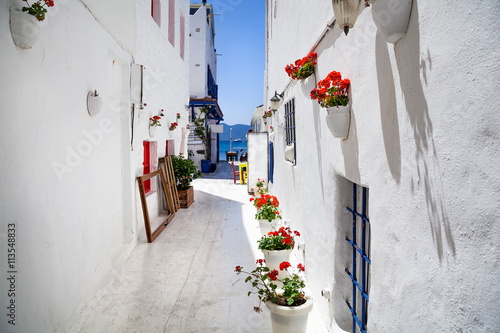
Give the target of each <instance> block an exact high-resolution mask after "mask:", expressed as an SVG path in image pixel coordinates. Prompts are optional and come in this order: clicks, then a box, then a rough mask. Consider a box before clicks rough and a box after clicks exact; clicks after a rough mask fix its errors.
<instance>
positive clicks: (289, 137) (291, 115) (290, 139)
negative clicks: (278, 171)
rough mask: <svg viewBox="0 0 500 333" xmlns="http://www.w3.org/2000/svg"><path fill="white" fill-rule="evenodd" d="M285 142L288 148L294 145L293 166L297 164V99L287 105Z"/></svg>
mask: <svg viewBox="0 0 500 333" xmlns="http://www.w3.org/2000/svg"><path fill="white" fill-rule="evenodd" d="M285 142H286V145H287V146H291V145H293V161H290V160H289V161H290V162H292V163H293V164H297V141H296V136H295V99H293V98H292V99H291V100H289V101H288V102H287V103H286V104H285Z"/></svg>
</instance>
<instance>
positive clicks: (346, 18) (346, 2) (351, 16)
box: [332, 0, 362, 36]
mask: <svg viewBox="0 0 500 333" xmlns="http://www.w3.org/2000/svg"><path fill="white" fill-rule="evenodd" d="M361 2H362V0H332V4H333V13H334V14H335V20H336V21H337V23H338V25H339V27H340V28H341V29H342V30H344V33H345V34H346V36H347V34H348V33H349V29H352V28H353V27H354V23H356V19H357V18H358V15H359V11H360V8H361Z"/></svg>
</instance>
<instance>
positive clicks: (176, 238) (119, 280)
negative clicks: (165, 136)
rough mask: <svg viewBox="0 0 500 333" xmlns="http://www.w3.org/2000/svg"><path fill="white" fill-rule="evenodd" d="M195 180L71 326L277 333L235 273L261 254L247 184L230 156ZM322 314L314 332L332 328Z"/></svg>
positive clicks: (314, 317)
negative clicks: (189, 199)
mask: <svg viewBox="0 0 500 333" xmlns="http://www.w3.org/2000/svg"><path fill="white" fill-rule="evenodd" d="M193 185H194V187H195V202H194V203H193V204H192V205H191V207H189V208H188V209H181V210H179V211H178V212H177V213H176V215H175V217H174V219H173V220H172V222H171V223H170V224H169V225H168V226H167V228H166V229H165V230H164V231H163V232H162V233H161V234H160V236H158V238H157V239H156V240H155V241H154V242H153V243H151V244H148V243H147V242H146V238H145V236H144V235H143V236H142V239H141V240H140V242H139V245H138V246H137V247H136V248H135V249H134V250H133V251H132V253H131V255H130V256H129V258H128V259H127V260H125V261H124V262H121V263H117V265H116V266H115V267H114V269H113V270H112V272H111V274H110V275H109V276H107V277H106V278H105V279H104V280H103V281H102V282H101V284H100V288H99V290H98V291H97V292H96V294H95V296H93V297H92V298H91V299H90V300H88V301H87V302H85V303H84V305H83V306H82V307H81V308H80V309H79V310H78V315H76V316H75V318H74V320H73V322H72V323H71V324H70V325H69V326H68V327H66V328H65V330H64V331H67V332H172V333H181V332H193V333H194V332H223V333H226V332H227V333H230V332H231V333H233V332H259V333H268V332H269V333H270V332H272V329H271V319H270V315H269V311H268V310H267V309H266V308H265V306H264V307H263V308H264V312H262V313H256V312H254V311H253V307H254V306H256V305H258V299H257V297H256V296H255V295H251V296H250V297H247V293H248V291H249V290H250V289H251V288H250V287H251V286H250V285H249V284H246V283H245V282H244V279H245V276H243V275H241V276H238V275H236V273H235V272H234V267H235V266H236V265H241V266H244V267H248V268H250V267H254V266H255V260H256V259H257V258H261V257H262V254H261V253H260V251H258V250H257V243H256V241H257V239H258V238H259V236H260V232H259V228H258V225H257V224H256V221H255V219H254V214H255V208H254V207H253V206H252V205H251V204H250V202H249V195H248V193H247V187H246V186H245V185H240V184H236V185H234V184H233V179H232V172H231V165H230V164H229V163H226V162H221V163H219V164H218V167H217V170H216V172H215V173H212V174H208V175H205V176H204V177H203V178H200V179H197V180H195V181H194V182H193ZM317 316H318V314H317V313H316V312H315V311H313V312H312V313H311V315H310V316H309V328H308V332H311V333H312V332H314V333H321V332H327V330H326V329H325V328H324V327H323V325H322V321H321V320H320V319H319V318H318V317H317ZM316 324H317V325H319V326H318V327H316Z"/></svg>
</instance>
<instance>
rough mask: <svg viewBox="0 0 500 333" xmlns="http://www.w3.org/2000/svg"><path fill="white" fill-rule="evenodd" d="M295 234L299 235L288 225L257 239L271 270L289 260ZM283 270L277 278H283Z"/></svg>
mask: <svg viewBox="0 0 500 333" xmlns="http://www.w3.org/2000/svg"><path fill="white" fill-rule="evenodd" d="M295 236H299V237H300V233H299V232H298V231H296V230H295V231H292V230H290V228H288V227H281V228H279V230H278V231H270V232H269V233H268V234H267V235H265V236H262V238H261V239H260V240H258V241H257V243H258V244H259V250H261V251H262V253H263V254H264V258H265V259H266V263H267V267H269V268H270V269H271V270H273V269H276V270H277V269H278V267H279V264H280V263H281V262H283V261H290V254H291V253H292V251H293V248H294V247H295V239H294V237H295ZM284 274H285V272H280V274H279V275H278V278H280V279H283V278H285V277H286V276H285V275H284Z"/></svg>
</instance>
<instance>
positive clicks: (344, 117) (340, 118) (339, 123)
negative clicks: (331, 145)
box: [326, 104, 351, 139]
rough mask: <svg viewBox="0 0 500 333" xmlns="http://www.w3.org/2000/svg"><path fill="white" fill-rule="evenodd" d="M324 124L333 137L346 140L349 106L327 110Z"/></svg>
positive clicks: (349, 121)
mask: <svg viewBox="0 0 500 333" xmlns="http://www.w3.org/2000/svg"><path fill="white" fill-rule="evenodd" d="M326 111H327V115H326V124H327V126H328V128H329V129H330V132H332V134H333V137H335V138H341V139H347V137H348V136H349V128H350V126H351V104H347V105H346V106H339V107H336V106H334V107H331V108H327V109H326Z"/></svg>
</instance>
